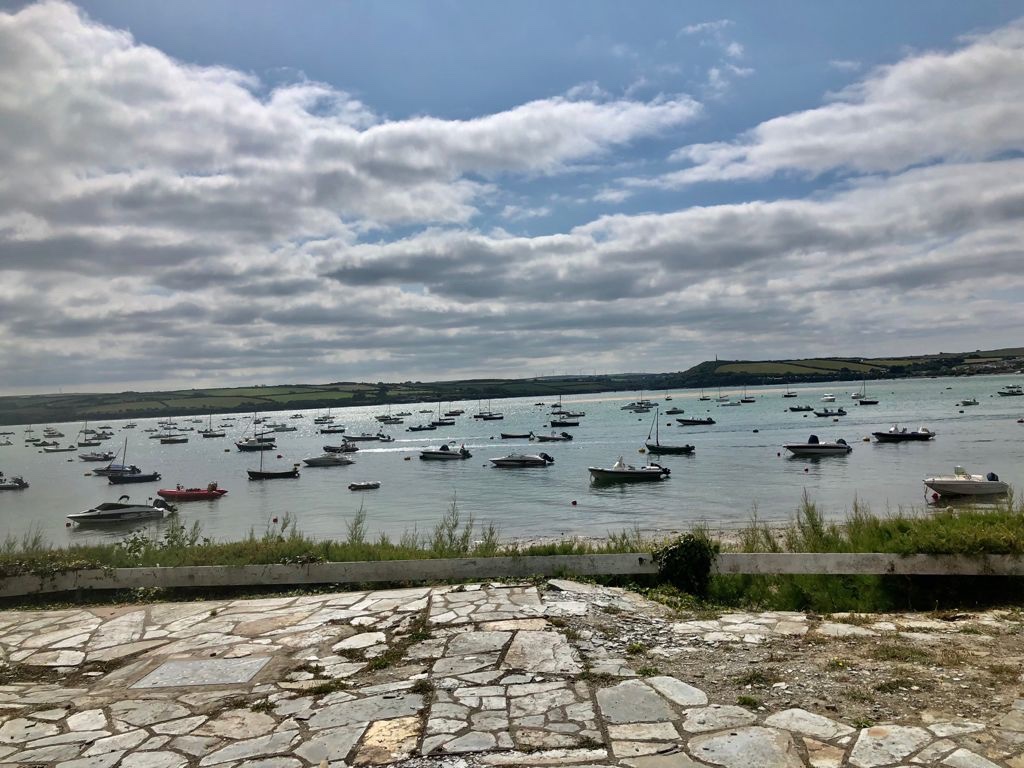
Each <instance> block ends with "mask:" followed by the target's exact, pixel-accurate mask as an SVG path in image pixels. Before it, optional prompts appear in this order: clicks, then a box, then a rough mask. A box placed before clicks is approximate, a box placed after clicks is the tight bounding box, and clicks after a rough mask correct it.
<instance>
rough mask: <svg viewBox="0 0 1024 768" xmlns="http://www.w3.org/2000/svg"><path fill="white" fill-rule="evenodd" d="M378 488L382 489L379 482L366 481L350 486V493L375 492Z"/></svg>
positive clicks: (350, 484)
mask: <svg viewBox="0 0 1024 768" xmlns="http://www.w3.org/2000/svg"><path fill="white" fill-rule="evenodd" d="M378 488H380V483H379V482H378V481H377V480H364V481H362V482H359V483H349V484H348V489H349V490H350V491H375V490H377V489H378Z"/></svg>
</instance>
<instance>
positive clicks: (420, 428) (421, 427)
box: [405, 424, 437, 432]
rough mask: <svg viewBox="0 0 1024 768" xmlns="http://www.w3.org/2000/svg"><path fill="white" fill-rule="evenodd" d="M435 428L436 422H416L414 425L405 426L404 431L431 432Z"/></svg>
mask: <svg viewBox="0 0 1024 768" xmlns="http://www.w3.org/2000/svg"><path fill="white" fill-rule="evenodd" d="M435 429H437V425H436V424H417V425H416V426H414V427H406V428H405V431H406V432H433V431H434V430H435Z"/></svg>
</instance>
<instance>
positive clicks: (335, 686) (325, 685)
mask: <svg viewBox="0 0 1024 768" xmlns="http://www.w3.org/2000/svg"><path fill="white" fill-rule="evenodd" d="M346 688H348V683H347V682H345V681H344V680H341V679H340V678H331V679H330V680H325V681H324V682H322V683H318V684H317V685H314V686H313V687H312V688H307V689H306V693H308V694H310V695H312V696H323V695H324V694H327V693H334V692H335V691H343V690H345V689H346Z"/></svg>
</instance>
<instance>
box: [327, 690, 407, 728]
mask: <svg viewBox="0 0 1024 768" xmlns="http://www.w3.org/2000/svg"><path fill="white" fill-rule="evenodd" d="M422 708H423V697H422V696H420V695H418V694H404V695H395V694H384V695H380V696H368V697H366V698H362V699H354V700H352V701H345V702H342V703H340V704H334V705H331V706H328V707H324V708H323V709H321V710H320V711H318V712H317V713H316V714H315V715H313V717H311V718H310V719H309V727H310V728H311V729H313V730H320V729H321V728H330V727H333V726H339V725H349V724H352V723H367V722H370V721H373V720H387V719H391V718H396V717H406V716H409V715H411V714H414V713H416V712H418V711H419V710H420V709H422Z"/></svg>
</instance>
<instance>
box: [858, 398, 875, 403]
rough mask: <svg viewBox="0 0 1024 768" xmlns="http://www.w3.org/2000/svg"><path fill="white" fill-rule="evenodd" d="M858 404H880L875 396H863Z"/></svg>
mask: <svg viewBox="0 0 1024 768" xmlns="http://www.w3.org/2000/svg"><path fill="white" fill-rule="evenodd" d="M857 405H878V401H877V400H875V398H873V397H862V398H860V399H859V400H858V401H857Z"/></svg>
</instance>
